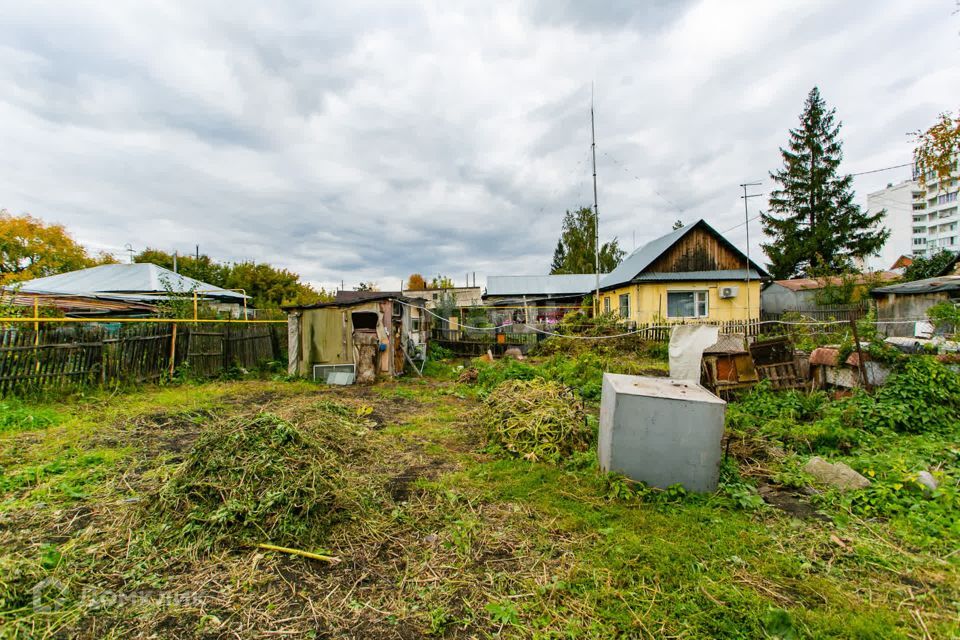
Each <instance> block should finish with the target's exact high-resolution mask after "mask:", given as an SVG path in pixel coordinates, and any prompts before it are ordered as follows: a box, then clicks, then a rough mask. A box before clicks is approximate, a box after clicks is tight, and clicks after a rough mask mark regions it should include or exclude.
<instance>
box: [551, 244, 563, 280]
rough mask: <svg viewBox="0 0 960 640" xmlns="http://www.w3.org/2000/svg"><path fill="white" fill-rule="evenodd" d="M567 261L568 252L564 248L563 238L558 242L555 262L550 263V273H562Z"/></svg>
mask: <svg viewBox="0 0 960 640" xmlns="http://www.w3.org/2000/svg"><path fill="white" fill-rule="evenodd" d="M566 260H567V250H566V249H565V248H564V246H563V238H560V239H559V240H557V248H556V249H554V250H553V262H551V263H550V273H560V272H561V271H563V265H564V263H565V262H566Z"/></svg>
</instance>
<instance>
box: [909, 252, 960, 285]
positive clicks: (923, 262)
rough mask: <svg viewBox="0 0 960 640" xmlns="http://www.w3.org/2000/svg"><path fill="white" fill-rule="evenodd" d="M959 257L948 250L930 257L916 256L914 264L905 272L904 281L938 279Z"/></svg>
mask: <svg viewBox="0 0 960 640" xmlns="http://www.w3.org/2000/svg"><path fill="white" fill-rule="evenodd" d="M956 257H957V254H955V253H953V252H952V251H947V250H946V249H941V250H940V251H939V252H937V253H935V254H933V255H932V256H930V257H928V258H927V257H924V256H914V257H913V264H911V265H910V266H909V267H907V268H906V269H904V270H903V279H904V280H907V281H910V280H923V279H924V278H936V277H937V276H938V275H940V274H941V273H942V272H943V270H944V269H946V268H947V267H948V266H949V265H950V264H951V263H952V262H953V261H954V260H955V259H956Z"/></svg>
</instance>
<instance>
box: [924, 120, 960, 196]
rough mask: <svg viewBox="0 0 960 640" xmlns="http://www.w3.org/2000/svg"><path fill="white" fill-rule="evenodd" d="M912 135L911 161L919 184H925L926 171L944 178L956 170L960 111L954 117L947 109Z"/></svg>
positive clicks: (959, 139) (959, 136)
mask: <svg viewBox="0 0 960 640" xmlns="http://www.w3.org/2000/svg"><path fill="white" fill-rule="evenodd" d="M914 136H915V139H916V143H917V146H916V147H915V148H914V150H913V161H914V163H915V164H916V166H917V173H918V174H919V182H920V184H922V185H925V184H926V180H927V172H933V174H934V175H935V176H936V177H937V178H946V177H948V176H950V174H951V173H952V172H953V171H954V170H956V168H957V157H958V156H960V112H958V113H957V117H956V118H954V117H953V116H952V115H951V114H950V112H949V111H948V112H945V113H941V114H940V115H939V117H938V118H937V122H936V123H935V124H934V125H933V126H932V127H930V128H929V129H927V130H926V131H917V132H915V133H914Z"/></svg>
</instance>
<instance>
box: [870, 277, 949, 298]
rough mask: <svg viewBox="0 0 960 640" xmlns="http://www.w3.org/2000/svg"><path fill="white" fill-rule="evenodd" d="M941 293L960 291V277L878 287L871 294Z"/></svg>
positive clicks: (928, 279) (926, 279) (929, 279)
mask: <svg viewBox="0 0 960 640" xmlns="http://www.w3.org/2000/svg"><path fill="white" fill-rule="evenodd" d="M941 291H960V276H940V277H938V278H925V279H923V280H914V281H913V282H903V283H900V284H891V285H887V286H886V287H877V288H876V289H874V290H873V291H871V292H870V293H872V294H884V293H901V294H902V293H939V292H941Z"/></svg>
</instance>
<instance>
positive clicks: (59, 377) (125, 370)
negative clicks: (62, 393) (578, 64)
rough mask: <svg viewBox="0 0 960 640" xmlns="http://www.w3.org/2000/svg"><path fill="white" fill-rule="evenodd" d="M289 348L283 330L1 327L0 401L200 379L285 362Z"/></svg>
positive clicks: (135, 325) (273, 327)
mask: <svg viewBox="0 0 960 640" xmlns="http://www.w3.org/2000/svg"><path fill="white" fill-rule="evenodd" d="M40 324H41V325H42V321H41V323H40ZM28 327H29V328H28ZM285 343H286V327H285V326H283V325H235V324H227V325H204V326H202V327H192V326H190V325H186V324H183V325H179V326H178V328H177V331H176V332H175V331H174V327H173V324H166V323H149V324H147V323H144V324H139V323H129V324H121V325H119V326H118V325H116V324H114V325H110V324H99V323H96V324H95V323H90V324H78V325H69V326H54V327H43V326H41V328H40V330H39V331H36V330H34V329H33V327H32V326H31V325H12V326H7V327H0V395H4V394H9V393H16V392H24V391H29V390H36V389H59V388H66V387H76V386H82V385H87V384H106V383H115V382H152V381H156V380H159V379H160V378H161V377H163V376H164V375H165V374H167V373H169V372H170V371H171V370H174V369H176V367H178V366H181V365H184V364H186V365H187V366H188V367H189V370H190V371H191V372H192V373H193V374H195V375H200V376H214V375H217V374H219V373H221V372H222V371H224V370H225V369H226V368H228V367H231V366H238V367H243V368H247V369H250V368H254V367H256V366H257V365H259V364H261V363H264V362H268V361H272V360H282V358H283V356H282V351H283V350H284V349H285V348H286V344H285ZM171 357H173V363H171V362H170V358H171ZM171 364H172V366H171Z"/></svg>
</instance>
